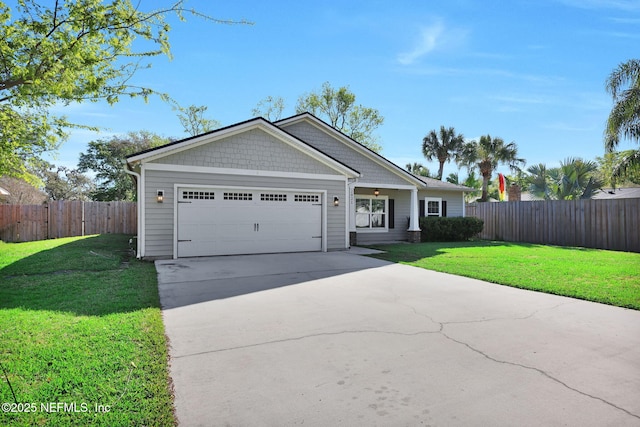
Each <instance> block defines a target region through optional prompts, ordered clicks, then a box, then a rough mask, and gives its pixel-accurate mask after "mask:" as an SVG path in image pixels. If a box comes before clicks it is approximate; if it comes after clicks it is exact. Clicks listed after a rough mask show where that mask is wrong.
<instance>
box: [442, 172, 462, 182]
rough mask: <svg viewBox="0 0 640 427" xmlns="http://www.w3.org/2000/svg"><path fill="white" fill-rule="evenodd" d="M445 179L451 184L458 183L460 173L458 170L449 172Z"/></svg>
mask: <svg viewBox="0 0 640 427" xmlns="http://www.w3.org/2000/svg"><path fill="white" fill-rule="evenodd" d="M445 181H447V182H449V183H451V184H458V183H459V181H460V175H459V174H458V172H451V173H450V174H449V175H447V178H446V179H445Z"/></svg>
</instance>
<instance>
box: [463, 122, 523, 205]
mask: <svg viewBox="0 0 640 427" xmlns="http://www.w3.org/2000/svg"><path fill="white" fill-rule="evenodd" d="M456 161H457V163H458V165H459V166H466V167H467V168H468V169H469V170H471V169H473V168H476V167H477V168H478V171H479V172H480V176H482V197H481V198H480V199H479V200H478V201H480V202H486V201H488V200H489V192H488V187H489V180H490V179H491V174H492V173H493V171H494V170H495V169H496V168H497V167H498V165H499V164H506V165H508V166H509V167H510V168H511V169H512V170H518V169H519V165H524V164H525V161H524V159H521V158H519V157H518V147H517V146H516V143H515V142H510V143H508V144H506V143H505V142H504V140H503V139H502V138H492V137H491V135H483V136H481V137H480V140H479V141H475V140H474V141H471V142H468V143H466V144H464V146H463V147H462V150H461V151H460V155H459V156H458V159H457V160H456Z"/></svg>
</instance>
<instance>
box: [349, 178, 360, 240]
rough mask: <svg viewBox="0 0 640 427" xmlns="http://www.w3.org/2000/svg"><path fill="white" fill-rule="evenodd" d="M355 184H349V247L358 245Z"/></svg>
mask: <svg viewBox="0 0 640 427" xmlns="http://www.w3.org/2000/svg"><path fill="white" fill-rule="evenodd" d="M355 186H356V183H355V182H350V183H349V203H348V206H349V208H348V209H349V246H355V245H357V244H358V240H357V238H356V237H357V234H356V196H355V195H354V188H355Z"/></svg>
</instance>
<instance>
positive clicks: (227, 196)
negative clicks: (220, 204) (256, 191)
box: [223, 193, 253, 200]
mask: <svg viewBox="0 0 640 427" xmlns="http://www.w3.org/2000/svg"><path fill="white" fill-rule="evenodd" d="M223 198H224V200H253V194H251V193H224V196H223Z"/></svg>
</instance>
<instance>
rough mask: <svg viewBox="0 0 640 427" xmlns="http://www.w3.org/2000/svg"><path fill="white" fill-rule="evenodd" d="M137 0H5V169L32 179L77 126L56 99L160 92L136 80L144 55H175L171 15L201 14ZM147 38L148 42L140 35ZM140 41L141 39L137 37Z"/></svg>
mask: <svg viewBox="0 0 640 427" xmlns="http://www.w3.org/2000/svg"><path fill="white" fill-rule="evenodd" d="M139 6H140V4H139V2H133V1H132V0H58V1H55V2H46V3H45V2H38V1H37V0H20V1H18V2H15V4H14V6H13V9H11V8H9V6H7V5H6V4H5V3H4V2H2V1H0V175H7V174H8V175H13V176H22V177H26V178H30V179H33V175H31V174H30V173H29V167H30V166H33V163H34V160H35V159H37V158H38V157H39V156H40V155H41V154H42V153H43V152H45V151H51V150H54V149H56V148H57V147H58V145H59V144H60V142H61V141H63V140H64V139H65V138H66V136H67V134H66V132H67V130H68V129H69V128H71V127H77V126H78V125H75V124H72V123H70V122H68V121H67V119H66V118H65V117H63V116H62V117H60V116H56V115H55V114H53V113H52V112H51V111H50V109H51V107H53V106H54V105H60V104H63V105H67V104H69V103H71V102H84V101H94V102H95V101H99V100H106V101H107V102H108V103H110V104H114V103H116V102H117V101H118V100H119V99H120V97H122V96H126V97H142V98H144V99H145V100H146V99H147V97H148V96H149V95H151V94H158V95H160V96H161V97H162V98H163V99H165V100H167V99H168V96H167V95H166V94H159V93H157V92H155V91H154V90H153V89H151V88H147V87H142V86H135V85H132V84H131V83H130V82H131V78H132V77H133V76H134V75H135V74H136V73H137V72H138V71H139V70H140V69H143V68H148V66H149V65H148V64H146V63H144V61H145V60H147V59H150V58H152V57H155V56H158V55H166V56H169V57H171V54H170V46H169V38H168V34H169V32H170V27H169V25H168V24H167V23H166V21H165V16H166V15H168V14H171V13H173V14H176V15H178V17H179V18H180V19H183V15H184V13H190V14H192V15H195V16H199V17H203V18H205V19H209V20H212V21H215V22H226V21H219V20H215V19H212V18H209V17H207V16H205V15H202V14H200V13H198V12H196V11H193V10H187V9H185V8H184V4H183V0H177V1H176V2H175V3H173V4H172V5H171V6H169V7H165V8H159V9H156V10H152V11H148V12H145V11H142V10H140V8H139ZM140 40H141V41H143V42H142V43H141V42H140ZM134 42H135V43H134Z"/></svg>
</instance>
